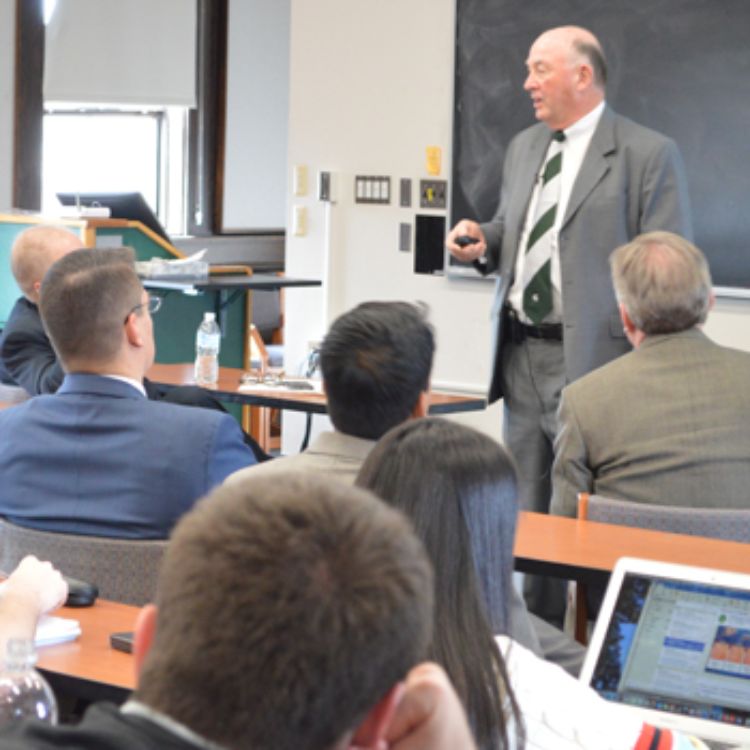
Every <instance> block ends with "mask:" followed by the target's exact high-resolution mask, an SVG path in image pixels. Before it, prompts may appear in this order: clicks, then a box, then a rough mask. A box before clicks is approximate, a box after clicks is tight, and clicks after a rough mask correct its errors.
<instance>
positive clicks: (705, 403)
mask: <svg viewBox="0 0 750 750" xmlns="http://www.w3.org/2000/svg"><path fill="white" fill-rule="evenodd" d="M611 264H612V280H613V283H614V287H615V291H616V293H617V298H618V300H619V302H620V314H621V316H622V325H623V327H624V329H625V333H626V335H627V337H628V339H629V340H630V342H631V343H632V344H633V347H634V348H635V350H634V351H632V352H630V353H629V354H626V355H624V356H623V357H620V358H619V359H617V360H615V361H614V362H610V363H609V364H608V365H605V366H604V367H601V368H599V369H598V370H595V371H594V372H592V373H589V374H588V375H586V376H585V377H583V378H581V379H580V380H578V381H576V382H575V383H572V384H571V385H569V386H568V387H566V388H565V389H564V390H563V393H562V400H561V403H560V430H559V433H558V437H557V441H556V443H555V463H554V471H553V488H554V493H553V498H552V512H554V513H558V514H560V515H566V516H575V515H576V506H577V495H578V493H579V492H596V493H598V494H601V495H606V496H609V497H614V498H618V499H621V500H632V501H633V502H635V503H654V504H658V505H677V506H684V507H692V508H706V507H711V508H713V507H716V508H747V507H748V500H747V488H748V487H750V460H748V456H750V430H748V424H750V354H748V353H747V352H742V351H738V350H736V349H729V348H727V347H723V346H719V345H718V344H715V343H714V342H712V341H711V340H710V339H709V338H707V337H706V335H705V334H703V333H702V332H701V330H700V327H701V325H702V324H703V323H704V322H705V320H706V316H707V315H708V311H709V308H710V306H711V303H712V302H713V298H712V294H711V277H710V275H709V272H708V265H707V263H706V259H705V258H704V257H703V254H702V253H701V252H700V250H698V248H697V247H695V246H694V245H692V244H691V243H690V242H688V241H687V240H684V239H682V238H681V237H678V236H676V235H673V234H670V233H668V232H651V233H649V234H645V235H643V236H641V237H637V238H636V239H635V240H633V241H632V242H631V243H629V244H627V245H624V246H623V247H620V248H618V249H617V250H616V251H615V252H614V253H613V254H612V256H611Z"/></svg>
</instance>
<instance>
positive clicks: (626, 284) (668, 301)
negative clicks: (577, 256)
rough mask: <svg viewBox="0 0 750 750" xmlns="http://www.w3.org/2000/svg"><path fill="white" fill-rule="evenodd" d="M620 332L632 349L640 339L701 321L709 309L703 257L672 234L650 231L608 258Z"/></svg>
mask: <svg viewBox="0 0 750 750" xmlns="http://www.w3.org/2000/svg"><path fill="white" fill-rule="evenodd" d="M609 262H610V266H611V269H612V284H613V286H614V288H615V295H616V296H617V301H618V303H619V305H620V316H621V317H622V322H623V326H624V328H625V333H626V334H627V335H628V338H630V340H631V342H632V343H633V344H634V345H636V346H637V345H638V344H639V343H640V342H641V341H642V340H643V338H644V337H645V336H652V335H655V334H660V333H662V334H663V333H679V332H680V331H686V330H688V329H689V328H693V327H694V326H698V325H702V324H703V323H705V322H706V317H707V316H708V311H709V310H710V309H711V305H712V304H713V293H712V291H711V274H710V272H709V270H708V263H707V262H706V258H705V256H704V255H703V253H702V252H701V251H700V250H699V249H698V248H697V247H696V246H695V245H693V244H692V242H688V240H686V239H684V238H683V237H680V236H679V235H676V234H673V233H671V232H649V233H648V234H642V235H639V236H638V237H636V238H635V239H634V240H632V241H631V242H628V243H627V244H626V245H622V246H621V247H618V248H617V249H616V250H615V251H614V252H613V253H612V255H611V256H610V258H609Z"/></svg>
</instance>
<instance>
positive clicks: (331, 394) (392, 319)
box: [320, 302, 435, 440]
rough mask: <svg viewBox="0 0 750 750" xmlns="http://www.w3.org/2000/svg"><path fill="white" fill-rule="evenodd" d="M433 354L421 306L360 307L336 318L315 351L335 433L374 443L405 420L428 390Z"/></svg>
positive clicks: (369, 304)
mask: <svg viewBox="0 0 750 750" xmlns="http://www.w3.org/2000/svg"><path fill="white" fill-rule="evenodd" d="M434 353H435V338H434V335H433V332H432V326H430V324H429V323H428V322H427V320H426V308H425V307H424V306H422V305H412V304H409V303H408V302H364V303H363V304H361V305H358V306H357V307H355V308H354V309H353V310H350V311H349V312H347V313H344V314H343V315H342V316H340V317H339V318H337V319H336V320H335V321H334V323H333V325H332V326H331V328H330V330H329V331H328V335H327V336H326V337H325V339H324V340H323V346H322V348H321V350H320V367H321V371H322V373H323V381H324V383H325V387H326V393H327V394H328V413H329V415H330V417H331V421H332V422H333V425H334V427H335V428H336V429H337V430H338V431H339V432H343V433H344V434H346V435H354V436H355V437H361V438H366V439H369V440H377V439H379V438H380V437H381V436H382V435H383V434H385V433H386V432H387V431H388V430H389V429H390V428H391V427H393V426H395V425H397V424H400V423H401V422H403V421H404V420H406V419H408V417H409V415H410V414H411V412H412V410H413V409H414V407H415V405H416V403H417V401H418V399H419V394H420V393H421V392H422V391H426V390H428V388H429V384H430V371H431V370H432V358H433V355H434Z"/></svg>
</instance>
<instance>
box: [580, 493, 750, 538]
mask: <svg viewBox="0 0 750 750" xmlns="http://www.w3.org/2000/svg"><path fill="white" fill-rule="evenodd" d="M578 517H579V518H585V519H587V520H589V521H600V522H601V523H612V524H615V525H617V526H635V527H636V528H641V529H654V530H656V531H668V532H671V533H673V534H687V535H688V536H706V537H711V538H713V539H724V540H726V541H730V542H750V509H748V510H744V509H743V510H737V509H730V508H727V509H721V508H681V507H676V506H673V505H652V504H650V503H634V502H632V501H630V500H614V499H613V498H609V497H604V496H602V495H589V494H587V493H585V492H581V493H580V494H579V496H578Z"/></svg>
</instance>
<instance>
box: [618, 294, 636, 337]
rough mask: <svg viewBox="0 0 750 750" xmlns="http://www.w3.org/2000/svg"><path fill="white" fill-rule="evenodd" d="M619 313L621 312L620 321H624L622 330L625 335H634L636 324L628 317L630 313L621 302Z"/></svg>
mask: <svg viewBox="0 0 750 750" xmlns="http://www.w3.org/2000/svg"><path fill="white" fill-rule="evenodd" d="M617 307H618V309H619V311H620V320H621V321H622V330H623V331H624V332H625V335H626V336H628V335H631V336H632V335H633V334H634V333H635V331H636V328H635V323H633V320H632V318H631V317H630V315H628V311H627V310H626V309H625V305H623V304H622V302H620V303H619V304H618V305H617Z"/></svg>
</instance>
